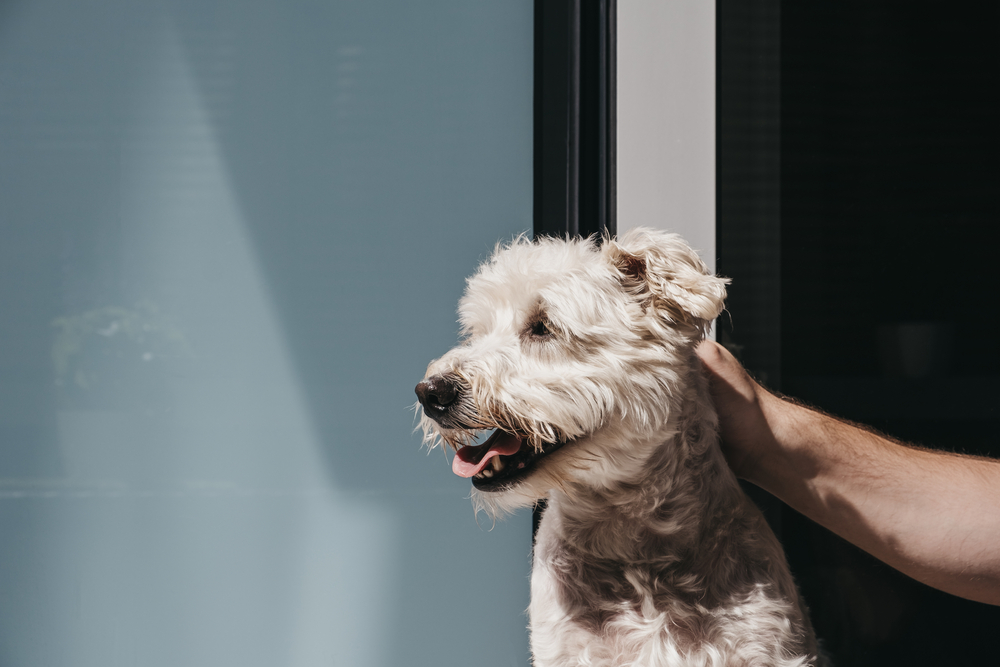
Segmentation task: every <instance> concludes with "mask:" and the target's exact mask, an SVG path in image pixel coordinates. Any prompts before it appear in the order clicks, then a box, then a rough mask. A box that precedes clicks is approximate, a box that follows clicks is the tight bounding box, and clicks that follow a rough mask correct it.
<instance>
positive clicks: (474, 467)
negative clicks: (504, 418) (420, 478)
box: [451, 430, 521, 477]
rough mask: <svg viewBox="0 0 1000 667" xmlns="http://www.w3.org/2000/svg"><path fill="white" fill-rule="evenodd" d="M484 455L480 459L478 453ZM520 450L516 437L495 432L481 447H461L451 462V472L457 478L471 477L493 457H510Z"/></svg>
mask: <svg viewBox="0 0 1000 667" xmlns="http://www.w3.org/2000/svg"><path fill="white" fill-rule="evenodd" d="M484 449H485V450H486V453H485V454H483V455H482V458H480V452H482V451H483V450H484ZM519 449H521V439H520V438H519V437H517V436H516V435H511V434H510V433H504V432H503V431H499V430H498V431H496V432H494V433H493V435H491V436H490V438H489V440H487V441H486V442H484V443H483V444H481V445H476V446H469V447H462V448H461V449H460V450H458V452H457V453H456V454H455V459H454V460H453V461H452V462H451V471H452V472H453V473H455V474H456V475H458V476H459V477H472V476H473V475H475V474H477V473H478V472H479V471H480V470H482V469H483V468H485V467H486V464H487V463H489V462H490V459H491V458H493V457H494V456H501V455H502V456H510V455H511V454H517V451H518V450H519Z"/></svg>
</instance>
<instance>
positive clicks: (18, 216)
mask: <svg viewBox="0 0 1000 667" xmlns="http://www.w3.org/2000/svg"><path fill="white" fill-rule="evenodd" d="M531 4H532V3H531V2H528V1H527V0H518V1H516V2H515V1H513V0H491V1H490V2H473V1H470V0H453V1H451V2H444V1H439V2H426V3H425V2H419V3H418V2H409V1H407V0H396V1H394V2H378V1H376V0H364V1H361V0H358V1H355V2H349V1H346V0H342V1H338V2H331V1H322V2H321V1H316V2H306V1H302V0H281V1H278V0H270V1H264V0H177V1H168V0H164V1H161V2H156V1H154V0H20V1H17V0H12V1H11V2H5V3H3V4H2V5H0V665H3V666H4V667H21V666H24V667H37V666H41V665H52V666H61V665H67V666H69V665H72V666H74V667H83V666H91V665H93V666H94V667H97V666H100V667H109V666H113V665H130V666H131V665H145V666H159V665H162V666H164V667H168V666H169V667H177V666H178V665H184V666H185V667H196V666H202V665H204V666H209V665H211V666H213V667H214V666H216V665H241V667H253V666H257V665H259V666H261V667H274V666H275V665H281V666H299V665H302V666H307V665H308V666H312V665H317V666H318V665H345V666H350V667H353V666H359V667H360V666H376V665H387V666H388V665H392V666H394V667H395V666H399V665H407V666H411V665H412V666H417V665H434V666H435V667H439V666H442V665H456V666H458V665H461V666H465V665H469V664H476V665H483V666H488V665H496V666H498V667H499V666H503V667H507V666H512V665H524V664H526V661H527V658H526V653H527V648H526V643H527V641H526V633H525V630H524V626H525V624H526V618H525V616H524V613H523V612H524V609H525V607H526V606H527V576H528V566H529V560H528V559H529V548H530V517H529V516H528V515H527V514H521V515H519V516H517V517H515V518H513V519H510V520H508V521H506V522H504V523H502V524H498V525H497V526H496V527H495V528H494V529H493V530H489V529H490V525H489V523H488V521H485V520H484V521H483V525H482V526H477V524H476V521H475V519H474V517H473V513H472V509H471V506H470V504H469V502H468V500H467V495H468V482H467V481H465V480H461V479H458V478H456V477H454V476H453V475H452V474H451V472H450V469H449V466H448V464H447V462H446V460H445V457H444V456H443V455H442V454H441V452H439V451H438V452H434V453H433V454H432V455H431V456H427V455H425V453H424V452H423V451H422V450H421V449H420V445H419V438H418V436H417V435H415V434H413V433H412V428H413V425H414V420H413V411H412V409H411V406H412V403H413V402H414V396H413V385H414V384H416V382H417V381H418V380H419V379H420V378H421V376H422V374H423V370H424V368H425V365H426V364H427V362H428V361H429V360H430V359H431V358H433V357H434V356H437V355H440V354H441V353H443V352H444V351H445V350H446V349H447V348H448V347H449V346H450V345H451V344H453V342H454V340H455V334H456V329H457V326H456V323H455V305H456V302H457V299H458V297H459V295H460V293H461V289H462V287H463V278H464V277H465V276H466V275H467V274H468V273H470V272H471V271H472V270H473V268H474V267H475V265H476V263H477V261H478V260H480V259H482V258H484V257H485V256H486V254H487V253H488V252H489V250H490V248H491V247H492V245H493V243H494V242H495V241H496V240H497V239H499V238H503V237H509V236H511V235H512V234H515V233H517V232H520V231H525V230H528V229H530V226H531V220H530V213H531V68H532V60H531V58H532V38H531Z"/></svg>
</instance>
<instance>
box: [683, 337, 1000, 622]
mask: <svg viewBox="0 0 1000 667" xmlns="http://www.w3.org/2000/svg"><path fill="white" fill-rule="evenodd" d="M698 355H699V356H700V357H701V359H702V362H703V364H704V366H705V368H706V370H707V371H708V376H709V381H710V383H711V390H712V397H713V399H714V400H715V404H716V409H717V410H718V413H719V422H720V432H721V436H722V441H723V450H724V451H725V453H726V457H727V459H728V460H729V463H730V466H731V467H732V468H733V470H734V471H735V472H736V474H737V475H738V476H740V477H742V478H744V479H747V480H748V481H750V482H753V483H754V484H756V485H757V486H760V487H761V488H763V489H765V490H767V491H769V492H770V493H772V494H773V495H775V496H777V497H778V498H780V499H781V500H783V501H785V502H786V503H788V504H789V505H790V506H792V507H793V508H795V509H796V510H798V511H799V512H801V513H803V514H805V515H806V516H808V517H809V518H811V519H812V520H814V521H816V522H817V523H819V524H821V525H823V526H825V527H826V528H828V529H830V530H831V531H833V532H834V533H837V534H838V535H840V536H841V537H843V538H844V539H846V540H848V541H850V542H852V543H854V544H856V545H857V546H859V547H861V548H862V549H864V550H865V551H867V552H868V553H870V554H872V555H873V556H875V557H876V558H878V559H880V560H882V561H884V562H886V563H888V564H889V565H891V566H892V567H894V568H896V569H898V570H900V571H901V572H903V573H905V574H907V575H909V576H911V577H913V578H914V579H917V580H918V581H922V582H924V583H925V584H928V585H930V586H933V587H935V588H939V589H941V590H943V591H946V592H949V593H952V594H954V595H958V596H961V597H965V598H969V599H971V600H978V601H980V602H987V603H990V604H1000V461H995V460H993V459H986V458H980V457H972V456H960V455H955V454H948V453H944V452H937V451H932V450H926V449H921V448H917V447H912V446H909V445H905V444H902V443H899V442H895V441H893V440H890V439H888V438H885V437H882V436H880V435H878V434H876V433H873V432H871V431H869V430H867V429H864V428H860V427H858V426H856V425H854V424H851V423H849V422H846V421H843V420H839V419H836V418H834V417H831V416H829V415H825V414H823V413H821V412H817V411H815V410H812V409H810V408H808V407H805V406H802V405H799V404H797V403H794V402H792V401H790V400H787V399H783V398H780V397H778V396H775V395H774V394H772V393H771V392H769V391H767V390H766V389H764V388H763V387H761V386H760V385H759V384H757V383H756V382H754V380H753V379H752V378H751V377H750V376H749V375H748V374H747V372H746V371H745V370H744V369H743V367H742V366H741V365H740V364H739V362H738V361H736V359H735V358H734V357H733V356H732V355H731V354H730V353H729V352H728V351H726V349H725V348H723V347H722V346H721V345H718V344H717V343H714V342H711V341H706V342H704V343H702V344H701V345H700V346H699V348H698Z"/></svg>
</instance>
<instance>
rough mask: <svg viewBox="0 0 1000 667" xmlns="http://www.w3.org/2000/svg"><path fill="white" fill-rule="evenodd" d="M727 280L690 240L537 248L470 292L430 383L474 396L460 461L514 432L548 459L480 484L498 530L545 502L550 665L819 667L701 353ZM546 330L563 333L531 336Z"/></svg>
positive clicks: (543, 589)
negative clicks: (731, 451) (437, 380)
mask: <svg viewBox="0 0 1000 667" xmlns="http://www.w3.org/2000/svg"><path fill="white" fill-rule="evenodd" d="M727 282H728V281H727V280H725V279H722V278H718V277H716V276H713V275H711V274H710V273H709V272H708V271H707V269H706V267H705V265H704V263H703V262H702V261H701V260H700V259H699V258H698V256H697V254H695V253H694V252H693V251H692V250H691V249H690V248H689V247H688V246H687V245H686V244H685V243H684V242H683V241H682V240H681V239H680V237H678V236H676V235H674V234H667V233H662V232H658V231H653V230H649V229H634V230H632V231H630V232H628V233H627V234H625V235H624V236H623V237H622V238H621V239H619V240H612V239H605V242H604V243H603V244H602V245H600V246H598V244H597V243H596V242H595V240H593V239H590V240H568V241H567V240H555V239H541V240H538V241H536V242H532V241H529V240H528V239H526V238H524V237H520V238H517V239H515V240H514V241H513V242H511V243H510V244H508V245H505V246H498V247H497V249H496V251H495V252H494V254H493V256H492V257H491V258H490V259H489V260H488V261H486V262H485V263H483V265H482V266H480V267H479V270H478V271H477V272H476V274H475V275H473V276H472V277H471V278H470V279H469V280H468V288H467V290H466V294H465V296H464V297H463V299H462V301H461V304H460V307H459V312H460V319H461V324H462V331H463V334H464V340H463V342H462V343H461V344H460V345H459V346H457V347H456V348H454V349H452V350H451V351H449V352H448V353H447V354H445V355H444V356H443V357H441V358H440V359H438V360H436V361H434V362H432V363H431V364H430V366H429V367H428V369H427V378H431V377H434V376H439V375H449V376H452V377H455V378H458V380H459V381H460V383H461V387H462V391H461V394H460V400H459V401H457V402H456V404H455V406H454V407H453V414H454V418H455V421H456V422H457V423H459V424H460V426H461V427H460V428H454V427H453V428H446V427H443V426H441V425H440V424H438V423H437V422H436V421H434V420H433V419H431V418H429V417H428V416H427V415H426V413H424V414H422V416H421V427H422V428H423V431H424V437H425V440H426V441H427V442H428V443H429V444H431V445H432V446H433V445H434V444H436V443H439V442H443V443H445V444H447V445H450V446H451V447H453V448H455V449H458V448H459V447H461V446H463V445H465V444H468V443H470V442H471V440H472V438H473V437H475V436H476V435H477V433H478V432H480V431H481V430H484V429H492V428H499V429H501V430H503V431H506V432H508V433H515V434H517V435H519V436H520V437H522V438H524V439H525V442H526V443H527V445H525V446H533V447H536V448H541V447H542V446H543V444H544V443H552V442H556V441H566V443H567V444H565V445H564V446H562V447H561V448H560V449H558V450H556V451H554V452H552V453H550V454H548V455H546V456H544V457H543V458H541V459H540V460H539V461H538V463H537V465H536V466H535V469H534V470H533V471H532V472H531V473H530V474H529V475H528V476H527V477H526V478H525V479H523V480H522V481H520V482H519V483H518V484H517V485H516V486H514V487H512V488H509V489H506V490H503V491H499V492H482V491H479V490H476V489H473V496H472V497H473V501H474V503H475V505H476V508H477V510H485V511H486V512H487V513H489V514H491V515H492V516H494V517H496V516H498V515H500V514H502V513H504V512H506V511H509V510H512V509H514V508H517V507H525V506H531V505H532V504H534V503H535V502H537V501H538V500H540V499H542V498H547V499H548V509H547V510H546V511H545V513H544V516H543V518H542V523H541V526H540V527H539V531H538V535H537V538H536V545H535V550H534V565H533V572H532V580H531V598H532V599H531V606H530V608H529V615H530V618H531V646H532V653H533V656H534V664H535V666H536V667H554V666H564V665H565V666H570V665H574V666H577V665H592V666H594V667H597V666H612V665H613V666H616V667H623V666H626V665H636V666H639V665H642V666H644V667H659V666H664V667H666V666H668V665H669V666H684V667H693V666H696V665H697V666H703V667H721V666H723V665H725V666H736V665H747V666H749V665H762V666H763V665H775V666H779V665H780V666H782V667H796V666H800V665H812V664H814V662H815V654H816V648H815V640H814V638H813V633H812V629H811V627H810V625H809V621H808V618H807V615H806V613H805V610H804V607H803V605H802V604H801V602H800V600H799V597H798V594H797V591H796V588H795V585H794V583H793V581H792V577H791V574H790V573H789V571H788V566H787V564H786V562H785V558H784V554H783V553H782V551H781V548H780V546H779V544H778V541H777V539H776V538H775V537H774V535H773V533H772V532H771V531H770V529H769V528H768V526H767V524H766V523H765V522H764V520H763V518H762V517H761V515H760V513H759V512H758V511H757V509H756V508H755V507H754V506H753V504H752V503H751V502H750V501H749V500H748V499H747V498H746V496H745V495H744V494H743V493H742V491H741V490H740V488H739V485H738V484H737V482H736V479H735V477H734V476H733V474H732V473H731V472H730V470H729V468H728V467H727V466H726V463H725V460H724V459H723V457H722V454H721V451H720V449H719V447H718V436H717V422H716V415H715V411H714V408H713V407H712V404H711V401H710V399H709V396H708V389H707V383H706V380H705V378H704V377H703V374H702V372H701V367H700V364H699V362H698V360H697V357H696V356H695V354H694V346H695V345H696V344H697V343H698V341H700V340H701V339H702V338H703V337H704V335H705V331H706V329H707V328H708V326H709V325H710V323H711V321H712V320H713V319H714V318H715V317H717V316H718V314H719V313H720V312H721V310H722V308H723V302H724V299H725V285H726V283H727ZM537 322H543V323H544V324H545V327H546V328H547V330H548V331H549V332H551V334H550V335H546V336H544V337H539V336H533V335H532V334H531V331H532V326H533V325H535V323H537Z"/></svg>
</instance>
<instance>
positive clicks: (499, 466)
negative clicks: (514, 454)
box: [490, 456, 503, 472]
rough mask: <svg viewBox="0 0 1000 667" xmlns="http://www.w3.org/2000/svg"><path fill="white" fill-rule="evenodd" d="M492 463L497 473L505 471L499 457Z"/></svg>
mask: <svg viewBox="0 0 1000 667" xmlns="http://www.w3.org/2000/svg"><path fill="white" fill-rule="evenodd" d="M490 463H491V464H492V465H493V470H495V471H496V472H500V471H501V470H503V461H501V460H500V457H499V456H494V457H493V460H492V461H491V462H490Z"/></svg>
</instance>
